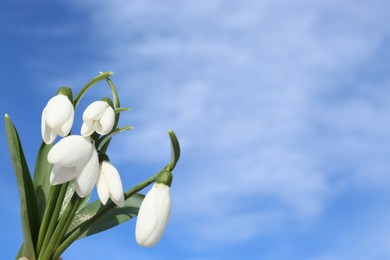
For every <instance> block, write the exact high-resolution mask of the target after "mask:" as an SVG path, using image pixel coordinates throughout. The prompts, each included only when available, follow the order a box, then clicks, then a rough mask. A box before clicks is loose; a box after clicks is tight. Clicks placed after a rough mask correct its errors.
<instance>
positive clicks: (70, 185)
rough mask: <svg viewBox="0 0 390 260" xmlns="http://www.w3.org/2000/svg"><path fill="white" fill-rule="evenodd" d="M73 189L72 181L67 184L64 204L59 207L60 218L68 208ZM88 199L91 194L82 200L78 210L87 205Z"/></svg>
mask: <svg viewBox="0 0 390 260" xmlns="http://www.w3.org/2000/svg"><path fill="white" fill-rule="evenodd" d="M75 189H76V185H75V181H74V180H72V181H70V182H69V185H68V188H67V190H66V193H65V198H64V202H63V203H62V207H61V211H60V216H62V214H63V213H64V211H65V209H66V207H67V206H68V204H69V201H70V199H71V198H72V196H73V193H74V191H75ZM90 197H91V194H89V195H88V196H86V197H85V198H84V199H83V201H82V202H81V204H80V206H79V209H78V210H81V209H82V208H84V207H85V206H86V205H87V204H88V201H89V198H90Z"/></svg>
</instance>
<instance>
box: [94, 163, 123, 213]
mask: <svg viewBox="0 0 390 260" xmlns="http://www.w3.org/2000/svg"><path fill="white" fill-rule="evenodd" d="M96 188H97V193H98V195H99V199H100V201H101V202H102V204H103V205H106V203H107V201H108V198H111V200H112V201H113V202H114V203H115V204H116V205H118V206H119V207H123V204H124V196H123V188H122V181H121V178H120V176H119V173H118V171H117V169H116V168H115V167H114V166H113V165H112V164H111V163H110V162H109V161H107V160H104V161H102V163H101V164H100V167H99V175H98V179H97V181H96Z"/></svg>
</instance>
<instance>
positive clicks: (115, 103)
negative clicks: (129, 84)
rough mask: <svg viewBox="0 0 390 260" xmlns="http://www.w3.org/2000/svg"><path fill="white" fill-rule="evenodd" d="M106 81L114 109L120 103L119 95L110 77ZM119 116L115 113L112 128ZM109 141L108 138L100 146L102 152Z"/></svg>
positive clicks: (105, 149) (116, 124) (106, 147)
mask: <svg viewBox="0 0 390 260" xmlns="http://www.w3.org/2000/svg"><path fill="white" fill-rule="evenodd" d="M106 81H107V83H108V85H109V86H110V89H111V93H112V97H113V102H114V110H115V109H117V108H119V107H120V105H121V104H120V101H119V95H118V92H117V90H116V87H115V85H114V83H113V82H112V81H111V79H110V78H107V79H106ZM119 117H120V113H115V123H114V126H113V127H112V129H115V128H116V127H117V126H118V122H119ZM110 142H111V138H110V139H108V140H107V141H106V143H105V144H104V146H103V147H102V149H101V151H102V152H103V153H105V152H106V151H107V149H108V146H109V145H110Z"/></svg>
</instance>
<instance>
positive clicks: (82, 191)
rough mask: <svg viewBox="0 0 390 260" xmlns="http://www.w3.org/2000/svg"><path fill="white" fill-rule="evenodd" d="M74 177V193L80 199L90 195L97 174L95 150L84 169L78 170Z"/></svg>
mask: <svg viewBox="0 0 390 260" xmlns="http://www.w3.org/2000/svg"><path fill="white" fill-rule="evenodd" d="M78 172H79V173H78V176H77V177H76V192H77V194H78V195H79V196H80V197H82V198H83V197H85V196H87V195H88V194H90V193H91V191H92V189H93V186H94V185H95V183H96V179H97V176H98V173H99V158H98V154H97V152H96V150H95V148H94V149H93V151H92V154H91V157H90V158H89V160H88V161H87V163H86V164H85V166H84V167H82V168H78Z"/></svg>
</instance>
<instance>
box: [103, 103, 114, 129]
mask: <svg viewBox="0 0 390 260" xmlns="http://www.w3.org/2000/svg"><path fill="white" fill-rule="evenodd" d="M114 123H115V113H114V110H113V109H112V107H110V106H109V107H108V108H107V109H106V112H104V115H103V116H102V118H101V119H100V124H101V126H102V132H101V133H100V134H101V135H106V134H108V133H109V132H110V131H111V130H112V128H113V126H114Z"/></svg>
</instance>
